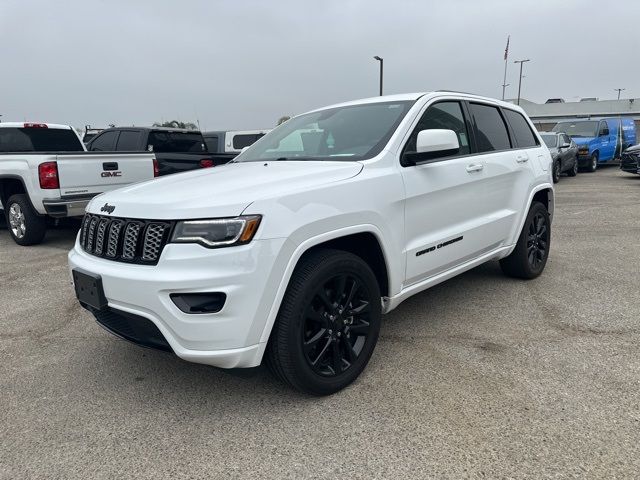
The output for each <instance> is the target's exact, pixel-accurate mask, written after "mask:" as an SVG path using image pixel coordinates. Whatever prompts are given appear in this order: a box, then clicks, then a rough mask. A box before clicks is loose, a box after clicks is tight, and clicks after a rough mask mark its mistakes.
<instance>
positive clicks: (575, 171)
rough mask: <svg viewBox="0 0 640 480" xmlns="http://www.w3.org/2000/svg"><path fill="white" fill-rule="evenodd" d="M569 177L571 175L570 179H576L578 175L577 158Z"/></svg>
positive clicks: (568, 173) (574, 160)
mask: <svg viewBox="0 0 640 480" xmlns="http://www.w3.org/2000/svg"><path fill="white" fill-rule="evenodd" d="M567 175H569V176H570V177H575V176H576V175H578V159H577V158H574V159H573V166H572V167H571V170H569V171H568V172H567Z"/></svg>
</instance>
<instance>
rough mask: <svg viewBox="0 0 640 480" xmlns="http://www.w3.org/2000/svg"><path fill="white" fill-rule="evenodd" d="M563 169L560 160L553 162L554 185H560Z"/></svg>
mask: <svg viewBox="0 0 640 480" xmlns="http://www.w3.org/2000/svg"><path fill="white" fill-rule="evenodd" d="M561 168H562V167H561V165H560V160H555V161H554V162H553V183H558V182H559V181H560V170H561Z"/></svg>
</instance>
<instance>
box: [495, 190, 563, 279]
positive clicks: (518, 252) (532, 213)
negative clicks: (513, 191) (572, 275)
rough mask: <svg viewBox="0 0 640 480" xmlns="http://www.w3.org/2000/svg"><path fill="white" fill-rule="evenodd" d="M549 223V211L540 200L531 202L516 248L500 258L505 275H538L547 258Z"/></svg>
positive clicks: (549, 237) (520, 276)
mask: <svg viewBox="0 0 640 480" xmlns="http://www.w3.org/2000/svg"><path fill="white" fill-rule="evenodd" d="M550 246H551V223H550V221H549V212H547V209H546V208H545V206H544V205H543V204H542V203H540V202H533V204H532V205H531V208H530V209H529V213H528V214H527V218H526V220H525V222H524V226H523V227H522V232H520V237H518V243H516V248H515V249H514V250H513V252H511V254H510V255H509V256H508V257H506V258H503V259H502V260H500V267H501V268H502V271H503V273H504V274H505V275H508V276H510V277H516V278H523V279H525V280H530V279H532V278H536V277H537V276H539V275H540V274H541V273H542V271H543V270H544V267H545V265H546V264H547V259H548V258H549V247H550Z"/></svg>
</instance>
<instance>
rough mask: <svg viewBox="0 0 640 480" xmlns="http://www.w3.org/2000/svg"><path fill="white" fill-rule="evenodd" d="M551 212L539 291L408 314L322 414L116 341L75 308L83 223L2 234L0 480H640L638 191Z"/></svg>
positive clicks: (564, 195)
mask: <svg viewBox="0 0 640 480" xmlns="http://www.w3.org/2000/svg"><path fill="white" fill-rule="evenodd" d="M556 196H557V198H556V201H557V206H556V215H555V219H554V223H553V230H552V252H551V256H550V259H549V262H548V264H547V268H546V270H545V272H544V274H543V275H542V276H541V277H540V278H538V279H536V280H533V281H529V282H525V281H516V280H513V279H509V278H506V277H504V276H503V275H502V274H501V272H500V269H499V267H498V264H497V263H495V262H492V263H488V264H485V265H483V266H481V267H479V268H476V269H474V270H472V271H470V272H468V273H466V274H464V275H462V276H460V277H457V278H454V279H452V280H450V281H447V282H446V283H444V284H441V285H439V286H437V287H434V288H432V289H431V290H429V291H427V292H424V293H421V294H418V295H417V296H415V297H413V298H411V299H409V300H407V301H406V302H405V303H403V304H402V305H401V306H400V307H399V308H398V309H397V310H395V311H393V312H392V313H391V314H389V315H388V316H386V317H385V318H384V321H383V326H382V332H381V336H380V340H379V343H378V346H377V348H376V351H375V353H374V355H373V358H372V360H371V362H370V364H369V366H368V368H367V369H366V370H365V372H364V374H363V375H362V376H361V377H360V379H359V380H358V381H357V382H356V383H355V384H354V385H352V386H351V387H349V388H347V389H346V390H344V391H342V392H340V393H338V394H336V395H333V396H330V397H325V398H313V397H307V396H303V395H300V394H298V393H295V392H293V391H291V390H289V389H287V388H286V387H284V386H283V385H281V384H279V383H278V382H277V381H276V380H274V379H272V378H271V377H270V376H269V374H268V373H267V372H266V371H265V370H262V369H256V370H252V371H249V372H240V373H244V374H240V373H238V372H231V373H228V372H224V371H222V370H217V369H214V368H211V367H206V366H201V365H195V364H190V363H187V362H184V361H181V360H179V359H178V358H177V357H174V356H172V355H170V354H166V353H162V352H156V351H152V350H146V349H142V348H140V347H137V346H135V345H132V344H129V343H127V342H124V341H122V340H120V339H118V338H115V337H113V336H112V335H110V334H108V333H107V332H105V331H104V330H102V329H101V328H100V327H99V326H98V325H97V324H96V323H95V321H94V320H93V319H92V317H91V316H90V315H89V314H88V313H87V312H85V311H84V310H82V309H81V308H80V307H79V305H78V304H77V302H76V301H75V299H74V295H73V290H72V286H71V282H70V278H69V275H68V272H67V267H66V254H67V251H68V250H69V249H70V248H71V246H72V244H73V240H74V236H75V231H76V229H77V223H66V224H65V225H63V226H60V227H57V228H55V229H53V230H52V231H51V232H49V233H48V235H47V238H46V240H45V242H44V243H43V244H42V245H39V246H36V247H29V248H25V247H19V246H17V245H15V244H14V243H13V242H12V241H11V239H10V238H9V233H8V232H7V230H6V226H4V225H2V226H0V478H1V479H21V478H47V479H50V478H60V479H75V478H78V479H88V478H104V479H107V478H156V479H157V478H180V479H181V478H211V479H218V478H220V479H222V478H291V479H301V478H350V479H372V478H466V477H472V478H485V477H486V478H497V477H509V478H550V477H581V478H607V479H609V478H638V477H640V346H639V342H640V176H632V175H628V174H623V173H621V172H620V171H619V170H618V169H617V168H614V167H610V168H605V169H601V170H599V171H598V172H596V173H595V174H588V173H581V174H579V175H578V176H577V177H576V178H569V177H562V179H561V181H560V183H559V184H558V185H557V193H556Z"/></svg>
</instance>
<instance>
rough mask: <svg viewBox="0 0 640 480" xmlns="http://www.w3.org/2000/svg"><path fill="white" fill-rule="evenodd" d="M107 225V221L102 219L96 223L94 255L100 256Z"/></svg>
mask: <svg viewBox="0 0 640 480" xmlns="http://www.w3.org/2000/svg"><path fill="white" fill-rule="evenodd" d="M107 225H109V220H108V219H107V218H103V219H101V220H100V221H99V222H98V229H97V231H96V246H95V248H94V249H93V251H94V252H95V254H96V255H102V249H103V247H104V236H105V232H106V230H107Z"/></svg>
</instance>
